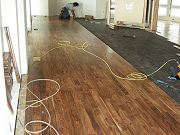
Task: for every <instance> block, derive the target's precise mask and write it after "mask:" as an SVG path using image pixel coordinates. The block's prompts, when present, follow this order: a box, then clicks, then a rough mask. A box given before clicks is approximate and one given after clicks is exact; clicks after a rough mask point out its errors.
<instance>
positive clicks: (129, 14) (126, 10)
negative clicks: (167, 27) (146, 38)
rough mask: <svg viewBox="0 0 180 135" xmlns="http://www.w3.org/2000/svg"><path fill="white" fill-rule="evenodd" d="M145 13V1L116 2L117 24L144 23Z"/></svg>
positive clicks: (119, 0)
mask: <svg viewBox="0 0 180 135" xmlns="http://www.w3.org/2000/svg"><path fill="white" fill-rule="evenodd" d="M143 12H144V0H116V1H115V18H114V20H115V23H116V22H117V21H124V22H130V23H140V24H141V23H142V20H143Z"/></svg>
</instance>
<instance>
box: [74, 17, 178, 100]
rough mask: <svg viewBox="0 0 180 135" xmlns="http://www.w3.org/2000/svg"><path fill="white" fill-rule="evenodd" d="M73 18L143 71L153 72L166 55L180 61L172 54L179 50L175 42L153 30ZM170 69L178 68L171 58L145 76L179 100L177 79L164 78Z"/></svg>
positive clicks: (165, 59)
mask: <svg viewBox="0 0 180 135" xmlns="http://www.w3.org/2000/svg"><path fill="white" fill-rule="evenodd" d="M77 22H79V23H80V24H81V25H82V26H84V27H85V28H86V29H87V30H89V31H90V32H92V33H93V34H94V35H95V36H97V37H98V38H99V39H101V40H102V41H103V42H104V43H105V44H107V45H108V46H109V47H110V48H112V49H113V50H114V51H115V52H117V53H118V54H119V55H121V56H122V57H123V58H124V59H126V60H127V61H128V62H129V63H131V64H132V65H133V66H134V67H135V68H137V69H138V70H139V71H141V72H143V73H145V74H149V73H151V72H153V71H154V70H156V69H157V68H159V67H160V66H161V65H162V64H163V63H165V62H166V61H167V60H169V59H172V58H173V59H177V60H178V61H180V59H179V57H178V56H176V54H177V53H179V50H178V49H175V48H174V47H173V45H175V44H174V43H172V42H169V41H167V40H166V38H163V37H161V36H159V35H156V34H154V33H150V32H147V31H145V30H141V29H132V28H122V27H116V28H115V29H114V30H112V29H109V28H108V27H107V26H106V23H105V21H104V20H96V21H93V22H88V21H85V20H84V19H77ZM172 70H174V71H175V72H178V68H177V64H176V63H175V62H171V63H169V64H168V65H166V66H165V67H164V68H163V69H162V70H161V71H159V72H158V73H157V74H155V75H153V76H151V77H150V78H149V79H151V80H152V81H153V82H154V83H156V84H157V85H158V86H159V87H160V88H161V89H163V90H164V91H165V92H166V93H167V94H168V95H169V96H171V97H172V98H173V99H174V100H175V101H176V102H178V103H180V80H178V81H172V80H170V79H168V76H170V75H172V74H173V73H172ZM157 80H160V81H159V82H158V81H157ZM163 82H165V83H167V84H165V83H163Z"/></svg>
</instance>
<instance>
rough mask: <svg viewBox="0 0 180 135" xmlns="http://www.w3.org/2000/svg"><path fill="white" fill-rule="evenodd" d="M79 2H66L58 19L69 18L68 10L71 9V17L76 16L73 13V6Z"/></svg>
mask: <svg viewBox="0 0 180 135" xmlns="http://www.w3.org/2000/svg"><path fill="white" fill-rule="evenodd" d="M78 6H79V4H78V3H77V2H74V3H67V4H66V5H65V6H64V7H63V8H62V10H61V14H60V15H59V19H70V14H69V10H70V11H71V13H72V15H73V19H75V18H76V15H75V13H74V11H75V7H78Z"/></svg>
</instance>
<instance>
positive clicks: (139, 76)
mask: <svg viewBox="0 0 180 135" xmlns="http://www.w3.org/2000/svg"><path fill="white" fill-rule="evenodd" d="M62 47H71V48H76V49H78V50H82V51H84V52H85V53H87V54H89V55H92V56H94V57H96V58H97V59H99V60H101V61H102V62H104V63H105V64H106V66H107V67H108V69H109V71H110V72H111V74H112V75H113V76H114V77H116V78H118V79H122V80H145V79H147V78H148V77H149V76H152V75H154V74H155V73H157V72H158V71H159V70H161V69H162V68H163V67H164V66H165V65H166V64H167V63H169V62H171V61H175V62H177V64H178V65H179V62H178V61H177V60H176V59H170V60H168V61H167V62H165V63H164V64H163V65H161V66H160V67H159V68H158V69H157V70H155V71H154V72H152V73H150V74H147V75H146V74H143V73H136V72H135V73H131V74H129V75H127V77H121V76H119V75H117V74H115V73H114V72H113V71H112V69H111V67H110V65H109V64H108V63H107V62H106V61H105V60H104V59H103V58H101V57H99V56H97V55H96V54H94V53H92V52H90V51H88V50H86V48H87V47H88V44H87V43H86V42H85V43H84V44H83V45H71V42H70V41H59V42H58V46H57V47H54V48H52V49H50V50H49V51H47V52H46V53H45V54H43V55H41V56H40V59H42V58H43V57H45V56H46V55H48V54H49V53H51V52H52V51H54V50H56V49H59V48H62ZM33 65H34V62H33V64H32V65H31V66H33ZM31 66H30V67H29V68H31ZM39 81H49V82H51V83H54V84H56V85H57V86H58V87H57V91H56V92H54V94H52V95H50V96H49V97H46V98H44V99H40V98H39V97H38V96H37V95H35V94H34V93H33V92H32V91H31V90H30V89H29V88H28V85H30V84H33V83H35V82H39ZM27 90H28V91H29V92H30V93H31V94H32V95H33V96H34V97H35V98H37V100H31V101H26V102H29V103H31V102H32V103H31V104H30V105H28V106H27V107H26V108H25V109H24V111H26V110H27V109H28V108H31V107H38V106H40V105H43V107H44V108H45V110H46V112H47V114H48V122H45V121H40V120H33V121H30V122H28V123H26V124H25V128H24V130H25V131H26V133H27V134H28V135H31V134H37V133H41V132H43V131H44V130H46V129H47V128H48V127H50V128H52V129H53V130H54V131H55V133H56V134H57V135H59V133H58V132H57V130H56V129H55V128H54V127H53V126H52V125H51V124H50V123H51V115H50V113H49V111H48V109H47V107H46V106H45V104H44V103H43V101H45V100H47V99H49V98H52V97H53V96H55V95H56V94H57V93H58V92H59V90H60V85H59V83H58V82H56V81H54V80H51V79H36V80H32V81H30V82H29V83H28V84H27ZM38 103H40V104H39V105H37V104H38ZM35 123H42V124H46V125H47V126H46V127H44V128H43V129H41V130H39V131H30V130H28V129H27V127H28V126H29V125H32V124H35Z"/></svg>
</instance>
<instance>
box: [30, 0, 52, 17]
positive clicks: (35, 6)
mask: <svg viewBox="0 0 180 135" xmlns="http://www.w3.org/2000/svg"><path fill="white" fill-rule="evenodd" d="M31 15H42V16H48V15H49V8H48V0H31Z"/></svg>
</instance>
